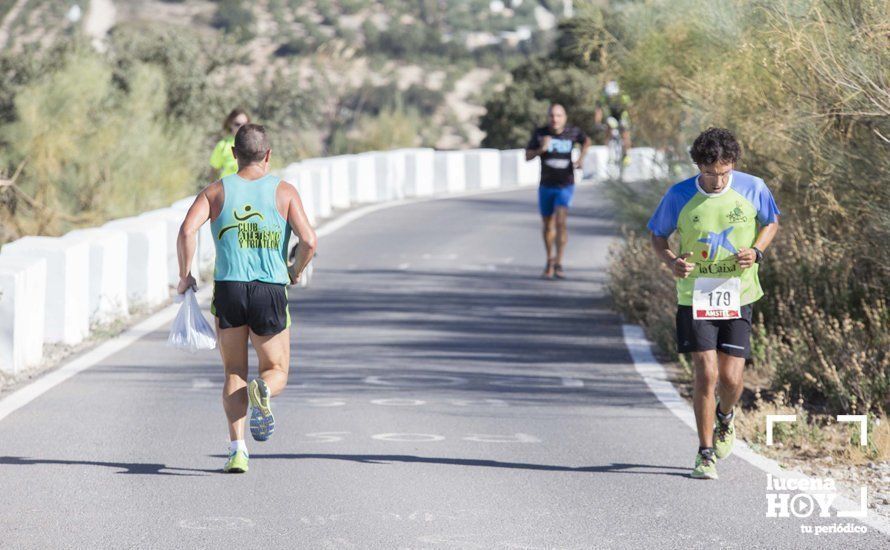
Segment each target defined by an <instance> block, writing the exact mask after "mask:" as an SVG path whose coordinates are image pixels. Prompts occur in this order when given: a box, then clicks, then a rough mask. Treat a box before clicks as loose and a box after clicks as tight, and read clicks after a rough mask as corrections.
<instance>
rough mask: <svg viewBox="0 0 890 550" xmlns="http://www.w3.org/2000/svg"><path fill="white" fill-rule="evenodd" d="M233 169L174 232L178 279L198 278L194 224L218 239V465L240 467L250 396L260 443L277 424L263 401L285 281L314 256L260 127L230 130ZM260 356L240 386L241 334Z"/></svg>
mask: <svg viewBox="0 0 890 550" xmlns="http://www.w3.org/2000/svg"><path fill="white" fill-rule="evenodd" d="M234 155H235V158H237V160H238V171H237V173H235V174H232V175H229V176H226V177H224V178H222V179H221V180H218V181H215V182H213V183H211V184H210V185H209V186H207V187H206V188H205V189H204V190H203V191H201V193H200V194H199V195H198V196H197V198H196V199H195V202H194V204H192V206H191V208H190V209H189V211H188V213H187V214H186V217H185V221H183V223H182V227H181V228H180V230H179V239H178V240H177V243H176V244H177V254H178V255H179V278H180V280H179V285H178V287H177V291H178V292H179V293H180V294H182V293H184V292H185V291H186V290H187V289H189V288H194V287H195V285H196V282H195V279H194V277H192V275H191V259H192V257H193V256H194V253H195V243H196V237H195V236H196V234H197V232H198V229H199V228H200V227H201V226H202V225H203V224H204V223H205V222H206V221H207V220H210V227H211V228H212V230H213V240H214V243H215V244H216V266H215V268H214V277H213V278H214V283H213V301H212V304H211V312H212V313H213V315H215V316H216V331H217V335H218V339H219V350H220V355H221V356H222V361H223V367H224V369H225V383H224V385H223V408H224V409H225V412H226V417H227V418H228V425H229V438H230V440H231V446H230V449H229V459H228V461H227V462H226V465H225V467H224V468H223V471H225V472H238V473H243V472H246V471H247V461H248V452H247V445H246V444H245V442H244V420H245V417H246V414H247V405H248V402H249V403H250V407H251V414H250V433H251V435H252V436H253V438H254V439H256V440H257V441H265V440H266V439H268V438H269V436H271V435H272V432H273V431H274V430H275V419H274V417H273V416H272V409H271V405H270V399H271V398H272V397H274V396H276V395H278V394H279V393H281V391H282V390H283V389H284V386H285V385H286V384H287V376H288V370H289V367H290V323H291V319H290V312H289V311H288V303H287V285H288V283H290V284H294V283H296V282H297V279H299V276H300V273H302V271H303V269H304V268H305V267H306V265H307V264H308V263H309V260H310V259H312V256H313V254H314V253H315V246H316V237H315V231H313V229H312V226H311V225H309V220H308V218H307V217H306V213H305V212H304V211H303V203H302V202H301V201H300V196H299V194H298V193H297V190H296V189H295V188H294V187H293V186H292V185H290V184H289V183H287V182H285V181H282V180H281V179H280V178H279V177H278V176H274V175H271V174H269V161H270V159H271V155H272V150H271V148H270V147H269V140H268V138H267V136H266V131H265V129H264V128H263V127H262V126H260V125H257V124H246V125H244V126H242V127H241V128H240V129H239V130H238V133H237V134H235V140H234ZM291 230H293V231H294V232H295V233H296V234H297V235H298V236H299V237H300V244H299V245H298V248H297V253H296V268H295V270H294V273H295V276H293V277H292V276H289V275H288V268H287V264H286V255H287V244H288V240H289V239H290V234H291ZM248 338H249V339H250V341H251V342H252V343H253V347H254V349H255V350H256V353H257V358H258V360H259V377H258V378H254V379H253V380H252V381H251V382H250V384H248V383H247V340H248Z"/></svg>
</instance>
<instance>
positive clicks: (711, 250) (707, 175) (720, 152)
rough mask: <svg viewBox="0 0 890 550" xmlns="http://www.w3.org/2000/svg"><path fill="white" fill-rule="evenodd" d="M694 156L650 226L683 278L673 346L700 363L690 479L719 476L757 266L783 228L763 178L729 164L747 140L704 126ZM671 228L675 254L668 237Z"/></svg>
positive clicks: (757, 293)
mask: <svg viewBox="0 0 890 550" xmlns="http://www.w3.org/2000/svg"><path fill="white" fill-rule="evenodd" d="M690 154H691V155H692V160H693V161H694V162H695V163H696V164H697V165H698V167H699V170H700V171H701V173H700V174H698V175H697V176H695V177H692V178H689V179H687V180H685V181H681V182H680V183H677V184H676V185H674V186H672V187H671V188H670V189H669V190H668V192H667V194H665V196H664V198H663V199H662V200H661V203H659V205H658V208H657V209H656V210H655V213H654V214H652V218H651V219H650V220H649V230H650V231H651V232H652V246H653V248H654V250H655V253H656V254H657V255H658V257H659V259H660V260H661V261H663V262H664V263H665V264H666V265H667V266H668V267H669V268H670V269H671V271H672V272H673V275H674V277H675V278H676V282H677V302H678V306H677V351H678V352H679V353H691V354H692V361H693V364H694V365H695V383H694V384H695V385H694V390H693V409H694V410H695V420H696V424H697V427H698V437H699V452H698V454H697V455H696V459H695V467H694V469H693V471H692V477H696V478H706V479H716V478H717V469H716V459H719V458H725V457H726V456H728V455H729V454H730V453H731V452H732V447H733V443H734V442H735V427H734V425H733V407H734V406H735V404H736V403H737V402H738V400H739V397H740V396H741V393H742V389H743V384H742V373H743V371H744V368H745V358H746V357H747V356H748V354H749V351H750V346H751V321H752V319H753V305H754V302H756V301H757V300H759V299H760V297H761V296H763V289H761V287H760V278H759V277H758V270H759V264H760V262H761V260H762V259H763V256H764V251H765V250H766V248H767V247H768V246H769V245H770V243H771V242H772V240H773V237H775V235H776V232H778V230H779V208H778V207H777V206H776V202H775V200H773V196H772V193H770V190H769V188H767V186H766V184H765V183H763V180H762V179H760V178H757V177H754V176H752V175H750V174H745V173H744V172H739V171H736V170H734V169H733V168H734V167H735V164H736V163H737V162H738V160H739V158H740V156H741V148H740V147H739V144H738V142H737V141H736V139H735V137H734V136H733V135H732V133H730V132H729V131H728V130H724V129H722V128H710V129H708V130H707V131H705V132H703V133H702V134H701V135H699V136H698V138H696V140H695V143H693V145H692V150H691V151H690ZM674 232H676V233H677V234H678V235H679V237H680V243H679V245H680V250H679V252H678V253H674V252H673V251H672V250H671V249H670V246H669V245H668V237H670V236H671V234H673V233H674ZM718 382H719V384H718ZM715 389H716V390H717V395H718V397H719V400H715V398H714V390H715ZM715 417H716V425H715Z"/></svg>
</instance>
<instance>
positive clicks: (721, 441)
mask: <svg viewBox="0 0 890 550" xmlns="http://www.w3.org/2000/svg"><path fill="white" fill-rule="evenodd" d="M733 443H735V426H734V425H733V420H730V421H729V422H728V423H726V424H724V423H723V422H721V421H720V419H719V418H718V419H717V425H716V426H714V454H715V455H716V456H717V458H726V457H728V456H729V455H731V454H732V445H733Z"/></svg>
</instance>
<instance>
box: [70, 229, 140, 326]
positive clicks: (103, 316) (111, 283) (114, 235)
mask: <svg viewBox="0 0 890 550" xmlns="http://www.w3.org/2000/svg"><path fill="white" fill-rule="evenodd" d="M62 239H63V240H66V241H70V242H86V243H87V244H88V245H89V247H90V251H89V300H88V311H89V317H90V324H91V325H92V324H93V323H107V322H110V321H113V320H115V319H118V318H121V317H126V316H127V315H128V312H129V306H128V303H127V235H126V234H125V233H124V232H123V231H119V230H117V229H111V228H107V227H106V228H90V229H78V230H75V231H71V232H70V233H68V234H66V235H65V236H64V237H62Z"/></svg>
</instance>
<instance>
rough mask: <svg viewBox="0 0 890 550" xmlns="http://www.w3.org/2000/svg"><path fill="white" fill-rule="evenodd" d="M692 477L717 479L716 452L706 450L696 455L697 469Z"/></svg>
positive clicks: (693, 471)
mask: <svg viewBox="0 0 890 550" xmlns="http://www.w3.org/2000/svg"><path fill="white" fill-rule="evenodd" d="M692 477H694V478H696V479H717V458H716V457H715V456H714V451H713V450H711V449H705V450H704V451H699V452H698V454H697V455H695V468H694V469H693V470H692Z"/></svg>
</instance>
